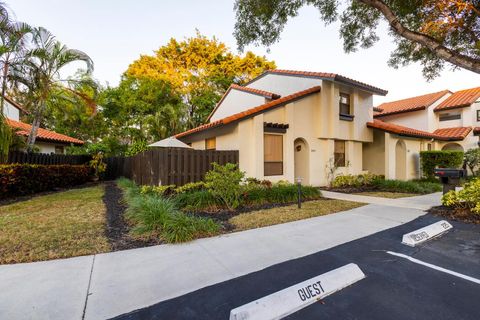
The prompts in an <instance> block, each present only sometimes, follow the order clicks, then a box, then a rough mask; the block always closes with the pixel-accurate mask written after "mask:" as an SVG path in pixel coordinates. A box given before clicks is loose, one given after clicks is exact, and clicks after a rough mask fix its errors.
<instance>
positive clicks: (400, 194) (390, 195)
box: [354, 191, 418, 199]
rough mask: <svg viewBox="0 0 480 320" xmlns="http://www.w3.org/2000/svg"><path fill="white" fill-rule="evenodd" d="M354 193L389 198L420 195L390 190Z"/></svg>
mask: <svg viewBox="0 0 480 320" xmlns="http://www.w3.org/2000/svg"><path fill="white" fill-rule="evenodd" d="M354 194H357V195H359V196H369V197H380V198H389V199H398V198H406V197H414V196H418V194H415V193H403V192H388V191H367V192H359V193H354Z"/></svg>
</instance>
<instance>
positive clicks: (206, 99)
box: [125, 32, 275, 128]
mask: <svg viewBox="0 0 480 320" xmlns="http://www.w3.org/2000/svg"><path fill="white" fill-rule="evenodd" d="M273 68H275V63H274V62H273V61H268V60H267V59H266V58H265V57H260V56H256V55H255V54H253V53H252V52H247V53H246V54H245V55H244V56H239V55H236V54H233V53H232V52H231V51H230V50H229V49H228V47H227V46H226V45H225V44H224V43H222V42H220V41H218V40H217V39H216V38H213V39H208V38H207V37H205V36H203V35H201V34H200V33H198V32H197V35H196V36H195V37H192V38H188V39H186V40H184V41H177V40H176V39H173V38H172V39H171V40H170V42H169V43H167V44H166V45H165V46H162V47H160V49H158V50H157V51H155V55H153V56H149V55H142V56H141V57H140V59H138V60H136V61H134V62H133V63H132V64H131V65H130V66H129V68H128V69H127V71H126V73H125V74H126V75H127V76H128V77H133V78H136V79H154V80H162V81H165V82H167V83H169V84H170V85H171V88H172V89H173V90H174V91H175V92H176V93H177V94H178V95H179V96H180V97H181V99H182V101H183V103H184V104H185V105H186V118H185V122H186V126H187V128H191V127H195V126H197V125H199V124H202V123H204V121H205V119H206V118H207V116H208V115H209V114H210V112H211V111H212V109H213V108H214V106H215V103H216V102H217V101H218V100H219V99H220V97H221V95H222V94H223V93H224V92H225V90H226V89H227V88H228V87H229V86H230V84H232V83H237V84H243V83H245V82H247V81H249V80H251V79H252V78H254V77H256V76H257V75H259V74H260V73H262V72H263V71H265V70H268V69H273Z"/></svg>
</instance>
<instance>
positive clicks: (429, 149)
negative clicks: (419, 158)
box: [427, 143, 432, 151]
mask: <svg viewBox="0 0 480 320" xmlns="http://www.w3.org/2000/svg"><path fill="white" fill-rule="evenodd" d="M427 150H428V151H432V144H431V143H429V144H427Z"/></svg>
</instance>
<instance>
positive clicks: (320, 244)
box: [0, 195, 436, 320]
mask: <svg viewBox="0 0 480 320" xmlns="http://www.w3.org/2000/svg"><path fill="white" fill-rule="evenodd" d="M347 196H351V195H347ZM369 198H371V197H369ZM433 200H435V196H432V197H431V198H430V197H427V198H422V197H414V198H409V201H410V202H411V203H418V204H424V205H426V204H427V203H428V202H429V201H431V202H432V204H431V205H435V204H436V201H433ZM389 201H390V200H389ZM412 201H413V202H412ZM423 214H424V212H423V211H422V210H420V209H415V208H411V207H403V205H400V206H398V207H395V206H391V205H390V206H386V205H377V204H370V205H366V206H363V207H360V208H355V209H352V210H349V211H345V212H341V213H336V214H332V215H327V216H322V217H316V218H311V219H307V220H301V221H295V222H291V223H285V224H280V225H275V226H271V227H265V228H259V229H253V230H247V231H243V232H237V233H232V234H227V235H222V236H218V237H212V238H207V239H200V240H196V241H193V242H190V243H187V244H182V245H160V246H154V247H149V248H140V249H133V250H126V251H119V252H113V253H106V254H99V255H95V256H86V257H78V258H71V259H64V260H52V261H47V262H35V263H27V264H19V265H5V266H0V319H89V320H90V319H108V318H111V317H114V316H117V315H120V314H123V313H126V312H129V311H132V310H135V309H138V308H142V307H146V306H149V305H152V304H155V303H158V302H160V301H163V300H166V299H170V298H173V297H176V296H179V295H182V294H185V293H187V292H191V291H194V290H197V289H200V288H203V287H205V286H209V285H213V284H215V283H219V282H222V281H225V280H228V279H232V278H235V277H238V276H240V275H244V274H248V273H251V272H253V271H257V270H261V269H263V268H266V267H268V266H270V265H273V264H277V263H280V262H283V261H286V260H290V259H293V258H298V257H302V256H305V255H308V254H311V253H314V252H318V251H321V250H325V249H328V248H331V247H334V246H337V245H339V244H342V243H345V242H349V241H352V240H355V239H359V238H362V237H365V236H368V235H370V234H373V233H376V232H379V231H382V230H385V229H389V228H392V227H395V226H398V225H400V224H403V223H405V222H408V221H411V220H413V219H415V218H417V217H419V216H421V215H423Z"/></svg>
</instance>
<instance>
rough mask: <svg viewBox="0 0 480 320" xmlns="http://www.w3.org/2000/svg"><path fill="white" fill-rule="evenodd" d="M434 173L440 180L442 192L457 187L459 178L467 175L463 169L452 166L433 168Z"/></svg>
mask: <svg viewBox="0 0 480 320" xmlns="http://www.w3.org/2000/svg"><path fill="white" fill-rule="evenodd" d="M434 174H435V176H436V177H439V178H440V181H442V184H443V193H444V194H445V193H447V192H448V191H450V190H455V187H459V186H460V179H462V178H465V177H466V176H467V172H466V171H465V170H464V169H452V168H437V169H435V170H434Z"/></svg>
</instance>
